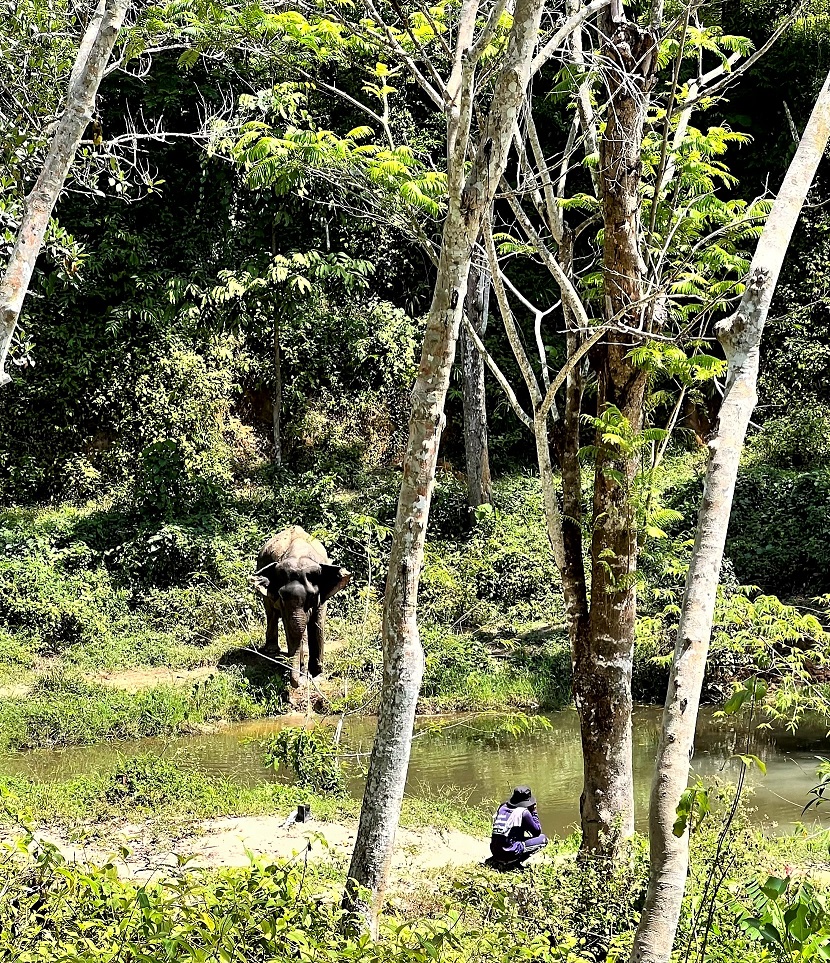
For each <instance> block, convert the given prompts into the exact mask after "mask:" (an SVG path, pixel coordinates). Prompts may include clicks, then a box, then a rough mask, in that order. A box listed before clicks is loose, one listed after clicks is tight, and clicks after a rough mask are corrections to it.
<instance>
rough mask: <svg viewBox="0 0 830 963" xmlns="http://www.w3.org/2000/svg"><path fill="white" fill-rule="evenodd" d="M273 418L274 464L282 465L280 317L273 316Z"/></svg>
mask: <svg viewBox="0 0 830 963" xmlns="http://www.w3.org/2000/svg"><path fill="white" fill-rule="evenodd" d="M271 412H272V415H273V419H274V464H275V465H276V466H277V467H278V468H279V467H280V466H281V465H282V427H281V418H282V350H281V345H280V319H279V315H275V316H274V400H273V403H272V407H271Z"/></svg>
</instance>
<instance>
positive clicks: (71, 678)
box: [0, 672, 281, 750]
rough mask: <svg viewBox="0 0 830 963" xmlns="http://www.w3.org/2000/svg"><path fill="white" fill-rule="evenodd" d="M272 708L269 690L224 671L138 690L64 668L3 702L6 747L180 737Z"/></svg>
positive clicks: (1, 732) (0, 730)
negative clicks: (257, 689)
mask: <svg viewBox="0 0 830 963" xmlns="http://www.w3.org/2000/svg"><path fill="white" fill-rule="evenodd" d="M280 688H281V687H280ZM277 691H279V689H278V690H277ZM275 695H276V693H275ZM268 709H269V699H268V696H267V695H266V696H265V697H263V695H262V693H259V694H258V697H257V696H256V695H255V694H254V692H253V691H252V689H251V686H250V685H249V684H248V683H247V682H246V681H245V680H244V679H243V678H242V676H241V675H239V674H238V673H234V672H217V673H216V674H214V675H212V676H210V677H209V678H207V679H205V680H204V681H201V682H198V683H196V684H195V685H193V686H190V687H184V686H174V685H159V686H153V687H152V688H147V689H140V690H138V691H137V692H128V691H125V690H123V689H117V688H112V687H109V686H104V685H100V684H96V683H93V682H89V681H87V680H84V679H83V678H81V677H80V676H79V675H73V674H68V673H66V672H56V673H53V674H51V675H46V676H42V677H41V678H40V679H39V680H38V682H37V683H36V684H35V685H34V686H33V687H32V689H31V690H30V691H29V692H28V694H27V695H26V696H23V697H20V698H7V699H3V700H2V701H0V748H2V749H12V750H16V749H33V748H39V747H58V746H80V745H93V744H95V743H99V742H104V741H111V740H113V739H137V738H140V737H144V736H159V735H174V734H176V733H185V732H194V731H197V730H198V729H199V728H203V727H205V726H212V725H215V724H216V723H218V722H222V721H226V720H232V721H241V720H243V719H254V718H259V717H261V716H263V715H265V714H266V712H267V711H268Z"/></svg>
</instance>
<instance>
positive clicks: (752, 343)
mask: <svg viewBox="0 0 830 963" xmlns="http://www.w3.org/2000/svg"><path fill="white" fill-rule="evenodd" d="M828 139H830V75H828V77H827V79H826V80H825V83H824V86H823V88H822V90H821V93H820V94H819V96H818V99H817V101H816V104H815V107H814V108H813V113H812V116H811V117H810V120H809V122H808V124H807V128H806V130H805V131H804V135H803V137H802V138H801V142H800V144H799V146H798V150H797V151H796V154H795V157H794V158H793V160H792V163H791V164H790V167H789V169H788V171H787V174H786V177H785V179H784V184H783V186H782V188H781V192H780V194H779V195H778V199H777V200H776V202H775V205H774V207H773V209H772V211H771V213H770V216H769V219H768V220H767V223H766V226H765V228H764V232H763V234H762V236H761V239H760V241H759V243H758V249H757V251H756V252H755V257H754V258H753V261H752V268H751V269H750V275H749V281H748V283H747V287H746V290H745V292H744V295H743V298H742V299H741V303H740V306H739V307H738V310H737V312H736V313H735V314H734V315H733V316H732V317H731V318H728V319H727V320H726V321H723V322H721V323H720V324H719V325H718V326H717V334H718V338H719V339H720V341H721V343H722V344H723V347H724V351H725V352H726V357H727V361H728V363H729V369H728V374H727V380H726V391H725V394H724V398H723V404H722V405H721V409H720V414H719V416H718V421H717V426H716V428H715V433H714V435H713V437H712V438H711V440H710V441H709V465H708V468H707V472H706V484H705V487H704V494H703V503H702V505H701V509H700V516H699V518H698V527H697V537H696V539H695V546H694V551H693V553H692V561H691V564H690V566H689V573H688V576H687V578H686V591H685V594H684V597H683V607H682V610H681V615H680V624H679V626H678V630H677V644H676V647H675V651H674V661H673V664H672V672H671V677H670V680H669V688H668V693H667V695H666V706H665V710H664V713H663V727H662V731H661V736H660V745H659V748H658V752H657V762H656V767H655V771H654V780H653V782H652V788H651V809H650V814H649V845H650V850H651V874H650V878H649V887H648V894H647V897H646V905H645V908H644V910H643V915H642V917H641V919H640V925H639V927H638V929H637V934H636V938H635V941H634V949H633V952H632V959H633V960H634V961H636V963H658V961H659V963H667V961H668V960H669V958H670V956H671V952H672V946H673V944H674V939H675V934H676V932H677V923H678V920H679V918H680V908H681V903H682V901H683V892H684V888H685V885H686V873H687V869H688V861H689V839H688V830H687V832H686V833H684V835H683V836H680V837H678V836H675V835H674V832H673V827H674V822H675V818H676V815H677V805H678V803H679V801H680V797H681V795H682V793H683V791H684V790H685V789H686V786H687V783H688V779H689V760H690V757H691V755H692V748H693V745H694V735H695V726H696V723H697V713H698V707H699V705H700V691H701V687H702V685H703V673H704V670H705V668H706V656H707V654H708V650H709V639H710V636H711V632H712V619H713V615H714V609H715V599H716V596H717V588H718V580H719V577H720V568H721V562H722V560H723V550H724V544H725V541H726V530H727V527H728V524H729V516H730V513H731V510H732V496H733V494H734V490H735V481H736V479H737V475H738V464H739V460H740V455H741V449H742V448H743V443H744V439H745V437H746V430H747V427H748V425H749V419H750V416H751V414H752V411H753V409H754V407H755V403H756V382H757V378H758V360H759V355H760V345H761V336H762V333H763V329H764V323H765V321H766V317H767V313H768V311H769V305H770V301H771V300H772V296H773V293H774V291H775V286H776V284H777V282H778V276H779V274H780V272H781V266H782V264H783V262H784V257H785V255H786V253H787V248H788V246H789V243H790V239H791V237H792V233H793V230H794V229H795V225H796V222H797V220H798V216H799V214H800V212H801V209H802V207H803V205H804V201H805V198H806V196H807V192H808V191H809V189H810V186H811V184H812V182H813V178H814V177H815V173H816V170H817V168H818V165H819V162H820V161H821V158H822V156H823V154H824V151H825V148H826V146H827V142H828Z"/></svg>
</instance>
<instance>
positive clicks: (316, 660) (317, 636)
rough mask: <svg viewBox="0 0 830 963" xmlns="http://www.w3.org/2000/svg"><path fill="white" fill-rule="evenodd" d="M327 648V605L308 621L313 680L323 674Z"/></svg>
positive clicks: (310, 674) (310, 672) (315, 611)
mask: <svg viewBox="0 0 830 963" xmlns="http://www.w3.org/2000/svg"><path fill="white" fill-rule="evenodd" d="M325 647H326V603H325V602H323V604H322V605H320V606H319V607H318V608H317V609H315V610H314V611H313V612H312V613H311V618H310V619H309V620H308V674H309V676H310V677H311V678H312V679H316V678H317V676H318V675H322V674H323V656H324V654H325Z"/></svg>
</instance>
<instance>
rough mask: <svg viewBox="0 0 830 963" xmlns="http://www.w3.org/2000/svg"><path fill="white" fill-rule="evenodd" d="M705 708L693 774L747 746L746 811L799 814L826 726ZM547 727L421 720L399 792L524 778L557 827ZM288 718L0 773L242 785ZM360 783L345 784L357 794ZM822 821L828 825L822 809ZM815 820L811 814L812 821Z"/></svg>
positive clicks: (362, 738) (357, 741)
mask: <svg viewBox="0 0 830 963" xmlns="http://www.w3.org/2000/svg"><path fill="white" fill-rule="evenodd" d="M713 715H714V714H713V712H712V711H711V710H704V711H703V712H702V713H701V717H700V720H699V724H698V732H697V740H696V747H695V757H694V759H693V763H692V765H693V775H695V776H701V777H702V778H703V779H704V780H707V779H711V777H713V776H719V777H721V778H723V779H724V780H727V781H731V782H734V780H735V778H736V777H737V773H738V770H739V765H740V764H739V762H738V760H736V759H735V758H734V755H735V753H736V752H742V753H746V752H750V753H752V754H754V755H757V756H758V757H759V758H761V759H762V760H763V761H764V762H765V763H766V765H767V773H766V776H761V775H760V774H759V773H756V772H752V773H751V774H750V779H749V784H750V786H752V788H753V789H754V790H755V794H754V796H753V797H752V805H753V806H754V807H755V808H756V810H757V812H756V813H755V815H754V817H753V818H754V819H755V820H756V821H757V822H758V823H760V824H764V825H766V826H772V825H775V824H777V826H778V829H779V830H780V831H782V830H787V829H789V828H791V827H792V826H793V825H794V824H795V823H796V822H798V821H799V820H800V819H801V816H800V813H801V808H802V807H803V805H804V803H805V802H806V801H807V799H808V793H809V790H810V789H811V787H812V786H814V785H815V783H816V776H815V770H816V766H817V764H818V763H817V756H822V755H823V756H828V757H830V740H828V738H827V734H826V732H825V730H824V729H821V728H817V727H815V728H812V729H810V728H807V729H802V730H801V731H800V732H799V733H798V734H797V735H793V734H791V733H787V732H772V731H769V730H755V731H754V732H753V733H752V734H751V738H750V740H749V742H748V743H747V734H746V732H745V731H742V730H740V729H737V730H736V729H734V728H732V727H731V726H729V725H726V724H724V723H723V722H720V721H718V720H716V719H715V718H713ZM548 718H549V719H550V721H551V724H552V727H551V728H550V729H548V730H540V731H537V732H532V733H529V734H527V735H524V736H521V737H520V738H519V739H518V740H514V741H509V740H508V741H505V740H503V739H502V740H495V741H494V740H492V739H482V737H481V732H480V731H476V730H480V729H482V728H486V727H487V725H488V724H491V722H492V720H490V721H489V723H488V720H485V719H475V718H463V719H462V718H458V719H451V720H442V721H443V722H444V723H446V722H447V721H449V722H451V723H453V725H452V726H451V727H450V728H446V729H444V730H443V731H442V732H440V733H439V734H435V733H434V732H431V733H430V732H427V730H431V729H434V727H435V720H431V719H429V718H420V719H419V720H418V725H417V727H416V739H415V741H414V743H413V749H412V761H411V765H410V773H409V780H408V783H407V791H408V792H409V793H410V794H413V795H424V794H436V793H441V792H442V791H443V790H445V789H446V787H450V786H454V787H458V788H459V789H460V790H462V792H463V793H465V794H469V798H470V802H471V803H473V804H479V803H486V804H492V803H495V802H497V801H499V800H501V799H503V798H505V797H506V796H507V795H509V793H510V790H511V789H512V787H513V786H514V785H515V784H517V783H529V784H530V785H531V786H532V787H533V789H534V792H535V793H536V796H537V798H538V800H539V813H540V816H541V819H542V824H543V826H544V828H545V830H546V831H547V832H550V833H565V832H568V831H569V830H570V829H571V828H573V827H574V826H575V825H576V823H577V820H578V817H579V793H580V791H581V787H582V759H581V756H580V751H579V728H578V723H577V717H576V713H575V712H574V711H573V710H566V711H564V712H558V713H553V714H551V715H549V716H548ZM660 718H661V712H660V710H659V709H656V708H654V707H644V708H638V709H637V710H636V712H635V716H634V777H635V807H636V817H637V818H636V822H637V828H638V829H640V830H645V829H646V821H647V816H648V794H649V786H650V781H651V774H652V767H653V765H654V754H655V750H656V747H657V740H658V736H659V728H660ZM285 724H286V721H285V720H281V719H273V720H267V721H263V722H257V723H247V724H243V725H237V726H233V727H231V728H229V729H226V730H224V731H222V732H218V733H211V734H208V735H199V736H188V737H184V738H181V739H168V740H165V739H144V740H138V741H133V742H124V743H117V744H112V743H108V744H105V745H99V746H90V747H83V748H76V749H64V750H36V751H33V752H28V753H20V754H14V755H8V756H5V757H2V758H0V772H2V773H7V774H11V773H20V774H25V775H28V776H31V777H32V778H35V779H38V780H44V781H52V780H62V779H69V778H73V777H76V776H79V775H85V774H88V773H90V772H91V771H95V770H100V769H104V768H110V767H112V766H113V765H115V764H116V763H117V761H118V759H119V758H122V757H124V756H129V755H134V754H136V753H140V752H155V753H158V754H160V755H162V754H163V755H167V756H171V757H173V758H176V759H180V760H181V761H182V764H184V765H189V766H193V767H195V768H198V769H201V770H203V771H205V772H208V773H213V774H217V775H222V776H225V777H227V778H230V779H233V780H234V781H236V782H239V783H241V784H244V785H249V786H250V785H255V784H257V783H260V782H263V781H268V780H272V779H274V778H275V777H274V775H273V773H271V772H270V771H268V770H266V769H265V768H264V767H263V765H262V759H261V754H260V752H259V750H258V748H257V746H256V743H255V741H254V740H256V739H257V738H258V737H262V736H264V735H267V734H269V733H272V732H274V731H276V730H278V729H279V728H281V727H282V726H284V725H285ZM373 734H374V720H373V719H354V720H351V721H350V722H348V723H347V725H346V728H345V731H344V739H345V742H346V744H347V745H348V746H349V748H351V749H354V750H363V751H367V752H368V750H369V749H370V748H371V741H372V737H373ZM361 788H362V787H361V786H360V784H359V783H355V784H354V785H353V786H352V791H353V792H355V793H356V794H359V793H360V792H361ZM824 819H825V822H826V823H827V824H828V825H830V810H829V811H828V816H827V817H824ZM815 820H816V817H815V816H814V815H810V816H809V822H810V823H811V824H812V823H814V822H815Z"/></svg>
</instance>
